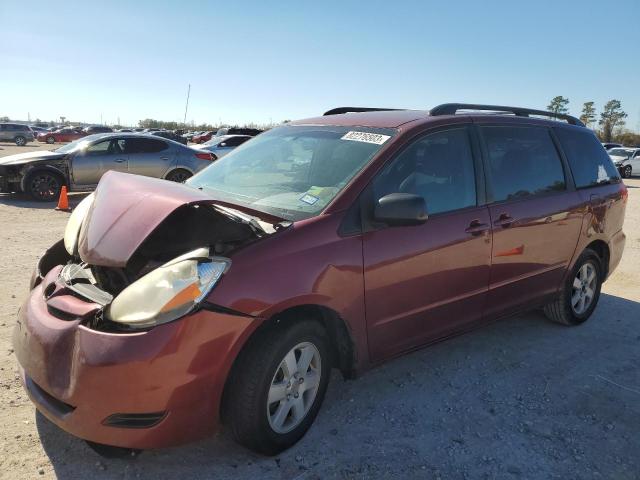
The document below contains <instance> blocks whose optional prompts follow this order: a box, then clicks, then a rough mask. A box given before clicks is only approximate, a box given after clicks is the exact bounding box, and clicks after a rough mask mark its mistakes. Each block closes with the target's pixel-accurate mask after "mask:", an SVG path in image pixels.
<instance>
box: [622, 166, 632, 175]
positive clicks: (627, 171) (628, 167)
mask: <svg viewBox="0 0 640 480" xmlns="http://www.w3.org/2000/svg"><path fill="white" fill-rule="evenodd" d="M624 177H625V178H631V165H627V166H626V167H624Z"/></svg>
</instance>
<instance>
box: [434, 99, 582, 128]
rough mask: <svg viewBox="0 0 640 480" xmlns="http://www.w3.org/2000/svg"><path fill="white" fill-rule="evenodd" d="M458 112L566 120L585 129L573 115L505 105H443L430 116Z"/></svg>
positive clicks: (435, 108) (436, 108)
mask: <svg viewBox="0 0 640 480" xmlns="http://www.w3.org/2000/svg"><path fill="white" fill-rule="evenodd" d="M458 110H485V111H492V112H500V113H503V112H504V113H513V114H514V115H516V116H518V117H528V116H529V115H539V116H541V117H550V118H558V119H561V120H566V121H567V123H569V124H570V125H578V126H580V127H584V126H585V125H584V123H582V122H581V121H580V120H579V119H577V118H576V117H573V116H571V115H565V114H564V113H554V112H547V111H545V110H533V109H531V108H522V107H505V106H503V105H477V104H473V103H443V104H442V105H438V106H437V107H433V108H432V109H431V110H430V111H429V115H432V116H438V115H455V114H456V113H457V112H458Z"/></svg>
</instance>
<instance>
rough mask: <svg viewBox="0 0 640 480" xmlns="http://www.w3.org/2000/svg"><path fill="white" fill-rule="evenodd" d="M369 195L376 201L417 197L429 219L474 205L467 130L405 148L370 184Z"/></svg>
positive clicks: (442, 134)
mask: <svg viewBox="0 0 640 480" xmlns="http://www.w3.org/2000/svg"><path fill="white" fill-rule="evenodd" d="M373 192H374V198H375V200H376V201H377V200H379V199H380V198H382V197H384V196H385V195H389V194H391V193H411V194H414V195H420V196H421V197H423V198H424V199H425V202H426V204H427V213H428V214H429V215H434V214H436V213H443V212H448V211H452V210H458V209H461V208H466V207H471V206H474V205H476V183H475V168H474V165H473V155H472V153H471V144H470V141H469V133H468V131H467V129H466V128H456V129H452V130H446V131H440V132H436V133H432V134H428V135H425V136H424V137H422V138H420V139H419V140H417V141H415V142H414V143H412V144H411V145H409V146H408V147H407V148H406V149H405V150H403V151H402V153H401V154H400V155H399V156H398V157H397V158H396V159H395V160H393V161H392V162H391V163H390V164H389V165H388V166H387V167H385V169H384V170H383V171H382V173H381V174H380V175H379V176H378V177H377V178H376V179H375V180H374V182H373Z"/></svg>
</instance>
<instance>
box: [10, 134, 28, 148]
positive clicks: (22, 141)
mask: <svg viewBox="0 0 640 480" xmlns="http://www.w3.org/2000/svg"><path fill="white" fill-rule="evenodd" d="M13 141H14V142H16V145H17V146H19V147H24V146H25V145H26V144H27V139H26V138H25V137H23V136H22V135H18V136H17V137H16V138H14V139H13Z"/></svg>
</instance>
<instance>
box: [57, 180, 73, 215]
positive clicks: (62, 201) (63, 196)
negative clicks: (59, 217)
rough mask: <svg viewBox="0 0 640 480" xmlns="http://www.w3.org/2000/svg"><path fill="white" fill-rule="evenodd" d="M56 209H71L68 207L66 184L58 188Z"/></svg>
mask: <svg viewBox="0 0 640 480" xmlns="http://www.w3.org/2000/svg"><path fill="white" fill-rule="evenodd" d="M56 210H61V211H63V212H70V211H71V209H70V208H69V199H68V198H67V187H66V185H63V186H62V189H60V198H59V199H58V206H57V207H56Z"/></svg>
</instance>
